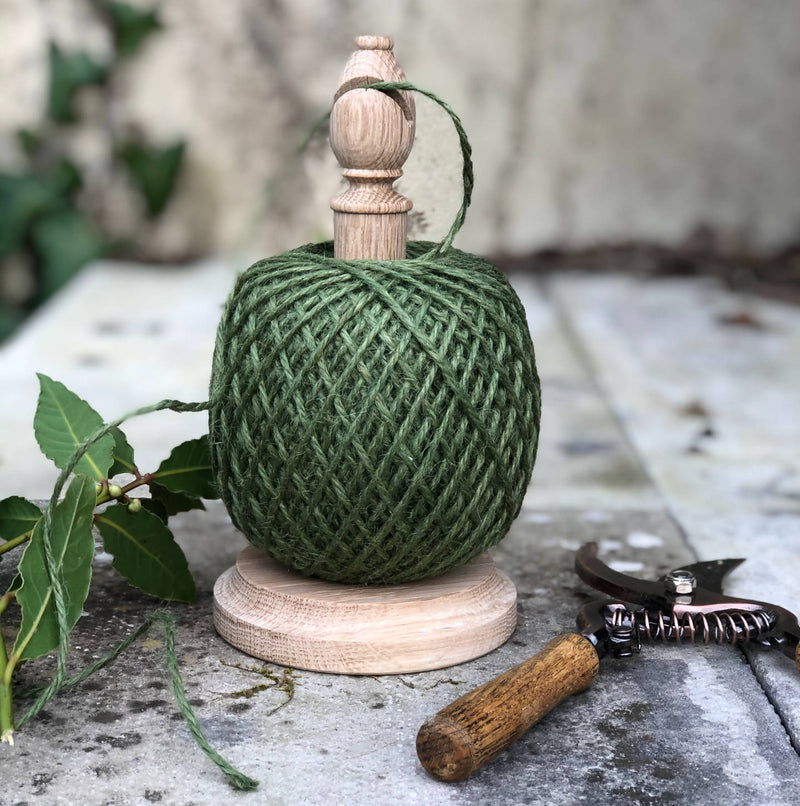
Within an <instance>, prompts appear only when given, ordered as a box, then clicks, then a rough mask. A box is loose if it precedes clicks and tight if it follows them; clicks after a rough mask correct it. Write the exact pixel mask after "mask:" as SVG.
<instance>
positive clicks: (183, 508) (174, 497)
mask: <svg viewBox="0 0 800 806" xmlns="http://www.w3.org/2000/svg"><path fill="white" fill-rule="evenodd" d="M149 487H150V495H152V496H153V498H152V500H153V501H157V502H158V503H159V504H161V506H162V507H163V508H164V512H166V514H167V515H177V514H178V513H179V512H188V511H189V510H191V509H205V506H203V502H202V501H201V500H200V499H199V498H196V497H194V496H192V495H186V493H175V492H172V490H169V489H167V488H166V487H162V486H161V485H160V484H156V483H155V482H151V483H150V485H149Z"/></svg>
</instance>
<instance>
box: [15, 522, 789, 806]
mask: <svg viewBox="0 0 800 806" xmlns="http://www.w3.org/2000/svg"><path fill="white" fill-rule="evenodd" d="M540 516H541V517H540V518H539V520H538V522H537V523H527V524H525V523H518V524H517V525H515V527H514V528H513V530H512V532H511V534H510V535H509V537H508V538H507V539H506V540H505V541H504V542H503V543H502V544H501V545H500V546H499V547H498V548H497V550H496V552H495V554H496V558H497V561H498V564H499V565H500V566H501V567H502V568H503V569H504V570H506V571H507V572H508V573H509V574H510V575H511V577H512V579H513V580H514V581H515V583H516V584H517V586H518V589H519V615H520V620H519V627H518V630H517V632H516V633H515V635H514V636H513V638H512V640H510V641H509V642H508V643H507V644H506V645H504V646H503V647H501V648H500V649H499V650H497V651H496V652H494V653H491V654H490V655H488V656H485V657H483V658H479V659H477V660H475V661H472V662H471V663H467V664H463V665H461V666H458V667H454V668H452V669H448V670H443V671H437V672H429V673H425V674H418V675H403V676H399V677H395V676H385V677H352V676H335V675H324V674H317V673H312V672H302V671H297V672H295V673H293V674H291V675H290V679H291V680H292V681H293V683H294V685H295V691H294V696H293V697H292V698H291V700H290V701H287V696H286V694H285V692H284V691H282V690H281V683H282V682H283V681H285V680H286V679H287V678H285V677H284V670H282V669H281V668H279V667H275V666H271V665H269V664H263V663H261V662H260V661H252V660H250V659H248V658H247V657H245V656H244V655H242V654H241V653H239V652H238V651H237V650H235V649H233V648H231V647H230V646H228V645H227V644H225V643H224V642H223V641H222V640H221V639H220V638H219V637H218V636H217V635H216V634H215V633H214V630H213V627H212V624H211V618H210V596H211V585H212V583H213V580H214V578H215V577H216V576H217V574H218V573H220V572H221V571H222V570H224V569H225V568H226V567H227V566H228V565H229V564H230V563H231V562H232V561H233V558H234V556H235V554H236V552H237V551H238V549H239V547H240V546H241V545H242V540H241V538H240V537H239V536H238V535H237V533H236V532H235V530H234V529H233V528H232V527H231V525H230V524H229V522H228V521H227V516H226V514H225V512H224V509H222V508H221V507H219V506H214V507H212V508H211V510H210V511H209V512H208V513H189V514H188V515H187V516H185V517H183V518H182V520H181V521H180V524H179V525H178V527H177V528H176V532H177V534H178V539H179V540H180V542H181V544H182V545H183V547H184V549H185V550H186V552H187V555H188V556H189V558H190V564H191V566H192V569H193V571H194V572H195V574H196V576H197V578H198V582H199V589H200V595H199V598H198V603H197V605H196V606H194V607H191V606H183V605H181V606H173V607H171V608H170V609H171V610H172V612H174V613H175V614H176V616H177V617H178V619H179V624H180V627H179V632H178V653H179V658H180V663H181V668H182V671H183V673H184V675H185V682H186V688H187V691H188V693H189V697H190V700H191V702H192V703H193V705H194V706H195V708H196V711H197V714H198V716H199V717H200V720H201V723H202V725H203V727H204V729H205V730H206V731H207V733H208V736H209V738H210V740H211V741H212V743H213V744H214V745H215V746H216V747H217V748H218V749H219V750H220V751H221V752H222V753H223V754H224V755H225V756H227V757H228V759H229V760H230V761H232V762H233V763H234V764H237V765H238V766H239V767H240V768H242V769H243V770H244V771H245V772H247V773H248V774H250V775H252V776H253V777H256V778H258V779H260V780H261V782H262V784H261V788H260V790H259V792H258V793H256V794H252V795H245V794H241V793H235V792H233V791H232V790H231V789H230V788H229V787H228V786H227V784H226V783H225V782H224V780H223V778H222V776H221V775H220V773H219V772H218V771H217V770H216V768H215V767H214V766H213V765H211V764H210V762H208V761H207V760H206V759H205V758H204V756H203V755H202V754H201V753H200V751H199V750H198V749H197V748H196V747H195V745H194V744H193V742H192V739H191V737H190V735H189V732H188V730H187V728H186V726H185V725H184V723H183V722H182V721H181V720H180V718H179V716H178V714H177V709H176V707H175V703H174V700H173V697H172V693H171V690H170V687H169V684H168V680H167V677H166V672H165V670H164V666H163V660H162V657H163V656H162V653H163V640H162V636H160V635H159V634H158V633H153V634H152V635H150V636H147V637H146V638H144V639H142V640H139V641H137V642H136V644H135V645H134V646H133V647H132V648H131V649H130V651H129V652H127V653H126V654H125V655H123V656H122V657H121V658H120V659H119V660H118V661H117V663H116V665H115V666H113V667H112V668H110V669H108V670H106V671H103V672H100V673H98V674H97V675H96V676H95V677H94V678H92V679H90V680H89V681H87V682H86V683H85V684H83V685H82V686H80V687H78V688H75V689H73V690H71V691H70V692H65V693H63V694H62V695H60V696H59V697H57V698H56V699H54V700H53V701H51V703H50V704H49V705H48V706H47V709H46V712H45V713H44V714H43V715H42V716H41V717H40V718H39V719H37V720H35V721H33V722H31V723H29V724H28V725H26V726H25V727H24V728H23V730H21V731H20V732H19V734H18V736H17V743H16V745H15V746H14V748H13V749H9V748H4V750H3V759H2V768H3V772H4V781H5V782H7V783H5V784H4V787H3V791H2V793H0V805H2V806H12V804H19V803H30V804H34V803H35V804H42V805H43V806H44V805H46V806H50V804H75V803H81V804H85V806H95V804H96V805H97V806H100V804H115V806H129V805H132V804H137V805H138V804H141V806H146V804H148V803H159V802H160V803H169V804H174V806H189V804H194V805H195V806H204V805H205V804H209V806H210V805H211V804H221V803H247V802H254V803H266V804H275V805H276V806H277V804H281V805H283V804H287V805H289V804H312V805H313V806H316V805H319V806H324V805H327V804H331V803H352V804H371V805H372V806H384V804H385V806H390V804H391V805H393V804H397V803H403V804H426V805H427V804H434V806H438V804H442V805H443V806H444V804H448V805H449V804H488V803H492V804H498V805H499V806H511V805H512V804H521V803H531V804H539V803H541V804H545V803H548V804H551V803H591V804H640V803H659V804H662V803H664V804H669V803H687V802H703V803H708V804H720V805H722V804H725V806H728V804H730V803H733V802H736V803H753V804H755V803H770V804H787V806H788V804H791V803H796V802H797V799H798V798H800V760H798V757H797V755H796V754H795V752H794V750H793V749H792V748H791V746H790V744H789V741H788V738H787V736H786V732H785V730H784V728H783V726H782V725H781V722H780V719H779V718H778V716H777V715H776V714H775V712H774V711H772V709H769V708H765V707H764V696H763V692H762V691H761V688H760V687H759V685H758V681H757V680H756V679H755V677H754V676H753V674H752V671H751V670H750V668H749V666H748V665H747V664H746V663H745V662H744V660H743V658H742V655H741V653H739V652H737V651H736V650H733V649H731V648H730V647H705V648H698V647H695V648H692V647H675V646H665V645H653V646H645V647H644V648H643V650H642V653H641V655H639V656H638V657H634V658H632V659H628V660H614V659H605V660H604V661H603V662H602V664H601V673H600V675H599V676H598V678H597V681H596V682H595V684H594V686H593V687H592V688H591V689H590V690H589V691H587V692H586V693H584V694H580V695H577V696H575V697H572V698H571V699H570V700H569V701H568V702H566V703H565V704H564V705H563V706H562V707H561V708H560V709H557V710H556V711H554V712H553V713H552V714H550V715H549V716H548V717H547V718H546V719H545V720H544V721H543V722H542V723H540V725H538V726H537V727H535V728H534V729H533V730H532V731H531V732H530V733H529V734H528V735H527V736H526V737H524V738H523V739H522V740H520V741H519V742H518V743H517V744H516V745H514V746H513V747H512V748H511V749H510V750H509V751H508V752H506V753H505V754H504V755H503V756H502V757H501V758H499V759H498V760H497V761H496V762H495V763H493V764H492V765H490V766H489V767H486V768H485V769H484V770H482V771H481V772H479V773H478V774H477V775H475V776H474V777H473V778H472V779H471V780H469V781H467V782H464V783H461V784H456V785H448V784H443V783H439V782H436V781H434V780H433V779H431V778H429V777H428V776H427V774H426V773H425V772H424V771H423V770H422V768H421V766H420V765H419V763H418V761H417V759H416V753H415V749H414V740H415V736H416V732H417V730H418V728H419V726H420V725H421V724H422V722H423V721H424V720H425V719H426V718H427V717H429V716H431V715H432V714H433V713H435V712H436V711H437V710H439V709H440V708H442V707H444V706H445V705H446V704H447V703H448V702H450V701H451V700H452V699H454V698H455V697H457V696H460V695H461V694H462V693H465V692H466V691H467V690H468V689H469V688H471V687H473V686H475V685H477V684H479V683H481V682H483V681H485V680H487V679H489V678H491V677H493V676H494V675H495V674H497V673H498V672H500V671H503V670H505V669H506V668H509V667H511V666H513V665H515V664H517V663H519V662H521V661H522V660H524V659H526V658H527V657H529V656H530V655H533V654H534V653H535V652H537V651H538V650H539V649H540V648H541V647H542V646H543V645H544V643H546V642H547V641H548V640H549V639H550V638H551V637H553V636H554V635H556V634H558V633H560V632H564V631H569V630H571V629H573V625H574V617H575V614H576V612H577V610H578V608H579V607H580V605H581V604H582V603H583V602H584V601H585V600H586V597H587V593H586V589H585V588H584V587H583V586H582V585H581V584H580V583H579V581H578V579H577V577H576V576H575V575H574V573H573V572H572V561H573V547H574V546H576V545H579V544H581V543H582V542H584V541H585V540H588V539H594V540H597V541H599V542H600V544H601V547H602V548H601V551H602V556H603V557H604V559H605V560H606V561H607V562H611V563H612V564H613V563H624V564H626V565H624V566H623V567H626V568H630V567H631V564H635V565H636V567H637V568H638V569H639V570H637V572H636V573H641V574H642V575H645V576H655V575H657V574H660V573H663V572H664V571H665V570H667V569H668V568H669V567H672V566H674V565H678V564H680V563H681V562H684V561H685V560H686V559H687V558H688V557H689V552H688V550H687V548H686V546H685V544H684V541H683V537H682V535H681V534H680V531H679V530H678V529H677V528H676V526H675V524H674V523H673V522H672V521H671V520H670V519H669V518H668V517H667V516H665V515H663V514H657V513H652V512H639V513H636V512H634V513H613V514H612V515H610V516H609V518H608V519H607V520H605V521H598V519H597V517H596V514H595V513H592V512H590V513H580V512H563V511H551V512H546V511H542V512H541V513H540ZM645 535H648V536H649V537H650V539H649V540H645V539H644V536H645ZM10 571H11V564H10V563H3V564H2V565H0V574H3V575H5V576H8V574H9V573H10ZM153 606H154V605H153V602H152V601H151V600H149V599H147V597H145V596H143V595H140V594H138V593H136V592H135V591H132V590H130V589H128V588H127V587H126V586H125V585H124V584H122V583H121V582H120V580H119V578H118V577H117V576H116V575H115V574H114V573H113V571H112V570H111V569H110V568H109V567H108V566H107V565H105V566H103V565H100V566H98V567H96V569H95V584H94V586H93V592H92V594H91V596H90V599H89V601H88V602H87V605H86V615H85V616H84V617H83V618H82V619H81V620H80V622H79V623H78V627H77V629H76V632H75V633H74V641H73V647H72V652H71V658H70V663H71V664H74V666H75V667H78V666H80V665H82V664H83V663H85V662H86V661H89V660H92V659H94V658H95V657H97V656H99V655H100V654H102V653H103V652H104V651H105V650H106V649H108V648H109V647H110V646H111V645H113V644H114V643H115V642H116V641H117V640H118V639H119V638H120V637H122V636H123V635H124V634H125V633H127V632H128V631H129V630H130V629H131V628H133V627H135V626H136V625H138V624H139V623H141V621H142V619H143V618H144V616H145V614H146V613H147V612H149V611H150V610H151V609H152V608H153ZM237 665H238V666H241V667H244V668H247V667H251V666H252V667H255V668H257V669H263V668H264V667H267V668H268V669H269V670H270V671H271V673H272V674H273V675H274V676H275V679H276V680H277V681H278V685H276V686H274V687H272V688H270V689H268V690H263V691H258V692H254V691H253V690H252V687H253V686H257V685H259V684H264V683H265V682H266V683H269V681H268V680H265V678H264V677H263V676H261V675H259V674H256V673H253V672H247V671H244V670H242V669H240V668H236V667H237ZM49 668H51V666H50V664H49V663H47V662H35V663H31V664H29V665H28V666H27V667H26V668H25V669H24V670H23V672H22V673H21V680H22V681H24V682H25V683H30V684H31V685H35V684H37V683H41V682H44V681H45V680H46V679H47V676H48V669H49ZM248 690H250V693H251V695H252V696H249V697H247V696H242V694H241V693H242V692H245V691H248ZM237 692H238V693H239V695H240V696H235V695H236V694H237ZM78 793H80V794H78Z"/></svg>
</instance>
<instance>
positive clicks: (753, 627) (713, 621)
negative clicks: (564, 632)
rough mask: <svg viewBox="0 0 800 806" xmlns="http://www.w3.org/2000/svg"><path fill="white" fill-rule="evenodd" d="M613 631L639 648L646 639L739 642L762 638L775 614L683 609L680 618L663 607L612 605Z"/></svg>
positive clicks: (611, 628)
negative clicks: (662, 609) (641, 608)
mask: <svg viewBox="0 0 800 806" xmlns="http://www.w3.org/2000/svg"><path fill="white" fill-rule="evenodd" d="M609 617H610V625H609V626H610V632H611V635H612V636H613V637H614V638H615V639H616V641H628V640H630V641H631V643H632V644H633V646H632V648H633V649H635V650H636V651H638V650H639V648H640V647H641V643H642V640H643V639H646V640H648V641H659V640H660V641H674V642H676V643H680V642H684V641H685V642H687V643H691V644H695V643H697V642H698V641H701V642H702V643H704V644H710V643H715V644H737V643H744V642H747V641H759V640H760V639H761V636H762V635H763V634H764V633H766V632H768V631H769V630H770V629H772V626H773V623H774V618H773V617H772V616H771V615H770V614H769V613H768V612H767V611H766V610H754V611H750V610H728V611H721V612H718V613H717V612H712V613H708V614H706V613H683V615H682V616H681V618H680V620H679V621H678V620H676V619H675V618H674V617H673V616H672V614H670V613H663V612H661V611H660V610H656V611H649V610H646V609H643V610H628V609H627V608H624V607H619V608H611V612H610V613H609Z"/></svg>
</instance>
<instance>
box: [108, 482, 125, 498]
mask: <svg viewBox="0 0 800 806" xmlns="http://www.w3.org/2000/svg"><path fill="white" fill-rule="evenodd" d="M108 494H109V495H110V496H111V497H112V498H119V497H120V496H121V495H122V487H120V486H119V484H109V485H108Z"/></svg>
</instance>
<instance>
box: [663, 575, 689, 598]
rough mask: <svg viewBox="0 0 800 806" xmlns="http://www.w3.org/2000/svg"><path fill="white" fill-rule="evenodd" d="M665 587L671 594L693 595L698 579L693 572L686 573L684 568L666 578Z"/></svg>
mask: <svg viewBox="0 0 800 806" xmlns="http://www.w3.org/2000/svg"><path fill="white" fill-rule="evenodd" d="M664 587H665V588H666V589H667V590H668V591H669V592H670V593H677V594H679V595H681V596H685V595H686V594H690V593H692V591H693V590H694V589H695V588H696V587H697V579H696V578H695V575H694V574H693V573H692V572H691V571H684V569H683V568H678V569H676V570H675V571H670V572H669V573H668V574H667V575H666V576H665V577H664Z"/></svg>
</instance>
